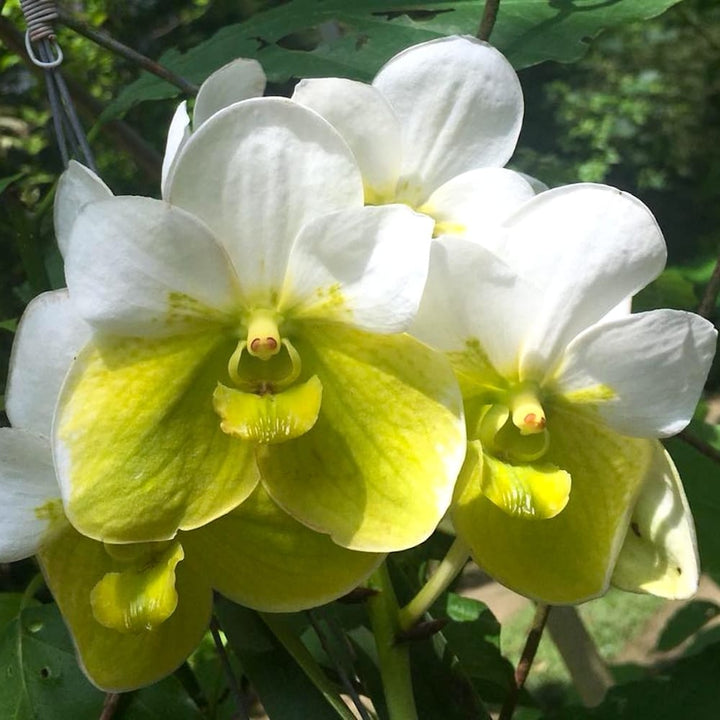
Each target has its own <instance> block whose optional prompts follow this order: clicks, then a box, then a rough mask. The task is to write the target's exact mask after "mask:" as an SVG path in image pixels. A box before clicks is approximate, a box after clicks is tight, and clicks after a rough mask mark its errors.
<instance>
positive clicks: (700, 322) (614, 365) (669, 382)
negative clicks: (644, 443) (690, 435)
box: [554, 310, 717, 437]
mask: <svg viewBox="0 0 720 720" xmlns="http://www.w3.org/2000/svg"><path fill="white" fill-rule="evenodd" d="M716 342H717V331H716V330H715V328H714V327H713V325H712V323H710V322H708V321H707V320H705V319H704V318H701V317H700V316H699V315H694V314H693V313H688V312H681V311H679V310H653V311H651V312H646V313H639V314H637V315H627V316H625V317H624V318H622V319H619V320H613V321H608V322H603V323H600V324H598V325H596V326H594V327H592V328H590V329H589V330H586V331H585V332H584V333H582V334H581V335H579V336H578V337H577V338H576V339H575V340H574V341H573V342H572V343H570V345H569V346H568V348H567V351H566V353H565V358H564V364H563V367H562V369H561V371H560V374H559V376H558V377H557V379H556V390H555V391H554V392H556V393H559V394H562V395H564V396H566V397H567V399H568V400H571V401H572V400H573V399H575V401H577V402H583V399H584V398H585V397H586V398H587V400H586V401H587V402H593V400H594V398H595V397H596V396H597V397H598V400H596V401H595V402H597V404H596V408H597V411H598V412H599V413H600V415H601V416H602V418H603V419H604V420H605V422H607V423H608V425H610V426H611V427H612V428H614V429H615V430H616V431H617V432H620V433H622V434H624V435H632V436H636V437H666V436H669V435H674V434H675V433H678V432H680V430H682V429H683V428H684V427H685V426H686V425H687V424H688V423H689V422H690V420H691V418H692V415H693V412H694V410H695V406H696V405H697V402H698V400H699V398H700V393H701V392H702V389H703V385H704V383H705V380H706V379H707V374H708V372H709V370H710V364H711V363H712V359H713V355H714V354H715V346H716ZM596 388H603V389H605V392H604V393H599V394H598V393H594V392H593V390H594V389H596ZM604 398H607V399H604Z"/></svg>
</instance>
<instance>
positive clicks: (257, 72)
mask: <svg viewBox="0 0 720 720" xmlns="http://www.w3.org/2000/svg"><path fill="white" fill-rule="evenodd" d="M263 92H265V73H264V72H263V69H262V66H261V65H260V63H259V62H258V61H257V60H252V59H246V58H238V59H237V60H233V61H232V62H229V63H228V64H227V65H223V66H222V67H221V68H220V69H219V70H216V71H215V72H214V73H212V74H211V75H210V76H209V77H208V78H207V79H206V80H205V82H204V83H203V84H202V85H201V86H200V90H199V91H198V94H197V98H196V99H195V107H194V109H193V130H197V129H198V128H199V127H200V126H201V125H202V124H203V123H204V122H205V121H206V120H207V119H208V118H209V117H211V116H212V115H214V114H215V113H216V112H218V111H219V110H222V109H223V108H226V107H228V106H229V105H232V104H233V103H236V102H240V101H242V100H248V99H249V98H256V97H260V96H261V95H262V94H263Z"/></svg>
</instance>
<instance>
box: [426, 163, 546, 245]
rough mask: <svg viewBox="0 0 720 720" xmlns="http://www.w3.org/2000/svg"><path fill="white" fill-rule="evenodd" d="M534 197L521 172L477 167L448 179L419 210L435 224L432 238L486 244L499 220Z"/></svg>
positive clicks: (502, 219) (495, 229) (533, 192)
mask: <svg viewBox="0 0 720 720" xmlns="http://www.w3.org/2000/svg"><path fill="white" fill-rule="evenodd" d="M534 196H535V191H534V190H533V188H532V186H531V185H530V183H528V182H527V180H526V179H525V178H524V177H523V176H522V175H521V174H520V173H516V172H513V171H512V170H506V169H504V168H480V169H479V170H470V171H468V172H466V173H463V174H462V175H457V176H456V177H454V178H452V179H451V180H448V181H447V182H446V183H444V184H443V185H441V186H440V187H439V188H438V189H437V190H436V191H435V192H434V193H433V194H432V195H431V196H430V198H429V199H428V200H427V202H426V203H425V204H424V205H422V207H420V208H419V209H420V211H421V212H426V213H428V214H429V215H431V216H432V217H433V218H435V220H436V221H437V223H438V224H437V226H436V228H435V235H444V234H449V235H461V236H462V237H465V238H467V239H468V240H474V241H476V242H479V243H481V244H485V241H489V239H490V238H489V234H490V233H495V232H496V231H497V227H498V226H499V225H500V223H501V222H502V221H504V220H506V219H507V218H508V216H509V215H510V214H511V213H512V212H514V211H515V210H517V209H518V208H519V207H520V206H521V205H522V204H523V203H524V202H526V201H527V200H530V198H532V197H534Z"/></svg>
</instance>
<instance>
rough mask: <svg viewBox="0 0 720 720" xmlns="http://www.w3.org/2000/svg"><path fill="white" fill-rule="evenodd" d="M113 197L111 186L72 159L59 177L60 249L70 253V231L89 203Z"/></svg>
mask: <svg viewBox="0 0 720 720" xmlns="http://www.w3.org/2000/svg"><path fill="white" fill-rule="evenodd" d="M109 197H112V192H111V191H110V188H108V186H107V185H106V184H105V183H104V182H103V181H102V180H101V179H100V178H99V177H98V176H97V175H96V174H95V173H94V172H93V171H92V170H90V169H88V168H86V167H85V166H84V165H81V164H80V163H79V162H76V161H75V160H71V161H70V164H69V165H68V168H67V170H66V171H65V172H64V173H63V174H62V175H61V176H60V180H59V181H58V186H57V191H56V193H55V207H54V215H55V238H56V240H57V244H58V247H59V248H60V252H61V253H62V254H63V256H65V255H66V254H67V249H68V242H69V238H70V230H71V229H72V226H73V223H74V222H75V218H77V216H78V215H79V213H80V211H81V210H82V209H83V208H84V207H85V205H87V204H88V203H89V202H94V201H95V200H107V199H108V198H109Z"/></svg>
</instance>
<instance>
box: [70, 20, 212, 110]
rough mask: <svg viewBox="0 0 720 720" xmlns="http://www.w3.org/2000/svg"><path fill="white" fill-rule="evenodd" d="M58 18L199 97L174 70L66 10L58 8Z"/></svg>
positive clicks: (83, 34) (105, 46) (195, 90)
mask: <svg viewBox="0 0 720 720" xmlns="http://www.w3.org/2000/svg"><path fill="white" fill-rule="evenodd" d="M58 17H59V19H60V22H61V23H62V24H63V25H65V26H67V27H69V28H70V29H71V30H74V31H75V32H76V33H78V34H79V35H82V36H84V37H86V38H87V39H88V40H92V41H93V42H94V43H96V44H98V45H100V46H102V47H104V48H107V49H108V50H110V51H111V52H113V53H115V54H117V55H120V56H122V57H124V58H125V59H126V60H129V61H130V62H133V63H135V64H136V65H139V66H140V67H141V68H143V70H147V71H148V72H149V73H152V74H153V75H157V77H159V78H161V79H163V80H165V81H166V82H169V83H170V84H171V85H174V86H175V87H177V88H180V90H182V91H183V92H184V93H187V94H188V95H193V96H194V95H197V93H198V87H197V85H194V84H193V83H191V82H189V81H188V80H186V79H185V78H184V77H182V76H180V75H178V74H177V73H174V72H173V71H172V70H170V69H169V68H167V67H165V66H164V65H161V64H160V63H158V62H155V60H151V59H150V58H149V57H146V56H145V55H142V54H141V53H139V52H137V50H133V49H132V48H130V47H128V46H127V45H124V44H123V43H121V42H119V41H118V40H115V38H112V37H110V36H109V35H107V34H106V33H103V32H99V31H97V30H95V28H93V27H91V26H90V25H88V24H87V23H85V22H83V21H82V20H78V19H77V18H74V17H73V16H72V15H71V14H70V13H68V12H67V11H66V10H63V9H62V8H58Z"/></svg>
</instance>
